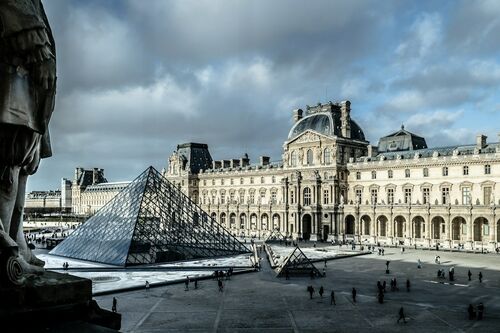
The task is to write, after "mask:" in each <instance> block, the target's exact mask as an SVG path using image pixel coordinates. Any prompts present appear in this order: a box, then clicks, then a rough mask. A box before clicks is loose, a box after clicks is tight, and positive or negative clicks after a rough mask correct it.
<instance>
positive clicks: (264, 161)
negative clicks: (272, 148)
mask: <svg viewBox="0 0 500 333" xmlns="http://www.w3.org/2000/svg"><path fill="white" fill-rule="evenodd" d="M269 160H270V158H269V156H261V157H260V165H261V166H264V165H268V164H269Z"/></svg>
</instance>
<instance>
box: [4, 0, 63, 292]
mask: <svg viewBox="0 0 500 333" xmlns="http://www.w3.org/2000/svg"><path fill="white" fill-rule="evenodd" d="M0 77H1V80H0V220H1V223H0V274H6V275H7V276H4V275H3V276H1V278H2V280H3V281H5V279H7V281H8V282H11V283H14V284H16V283H17V284H22V281H23V279H24V277H25V276H26V275H29V274H30V273H37V272H41V271H43V268H42V267H43V265H44V262H43V261H41V260H39V259H37V258H36V257H35V256H34V255H33V254H32V253H31V250H30V249H29V248H28V246H27V244H26V240H25V237H24V234H23V209H24V198H25V191H26V182H27V179H28V176H29V175H32V174H34V173H35V172H36V170H37V168H38V165H39V163H40V159H42V158H46V157H50V156H51V155H52V151H51V145H50V137H49V131H48V123H49V121H50V118H51V115H52V112H53V110H54V101H55V91H56V53H55V43H54V39H53V37H52V32H51V29H50V26H49V22H48V20H47V17H46V15H45V11H44V8H43V6H42V3H41V1H40V0H0ZM2 266H3V267H2ZM5 268H6V269H5ZM1 283H2V281H0V284H1Z"/></svg>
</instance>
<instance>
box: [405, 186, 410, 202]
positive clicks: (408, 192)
mask: <svg viewBox="0 0 500 333" xmlns="http://www.w3.org/2000/svg"><path fill="white" fill-rule="evenodd" d="M410 203H411V188H405V204H410Z"/></svg>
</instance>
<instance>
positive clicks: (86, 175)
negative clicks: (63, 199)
mask: <svg viewBox="0 0 500 333" xmlns="http://www.w3.org/2000/svg"><path fill="white" fill-rule="evenodd" d="M129 183H130V182H114V183H109V182H108V181H107V179H106V178H104V169H99V168H93V169H84V168H76V169H75V177H74V178H73V182H72V183H71V199H70V200H71V204H72V213H73V214H76V215H86V216H88V215H93V214H94V213H95V212H97V211H98V210H99V209H101V208H102V207H103V206H104V205H105V204H106V203H108V202H109V201H110V200H111V199H113V197H114V196H115V195H116V194H118V192H120V191H121V190H122V189H124V188H125V187H127V185H128V184H129Z"/></svg>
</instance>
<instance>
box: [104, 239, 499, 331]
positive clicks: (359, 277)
mask: <svg viewBox="0 0 500 333" xmlns="http://www.w3.org/2000/svg"><path fill="white" fill-rule="evenodd" d="M436 254H438V255H440V257H441V265H437V264H434V257H435V255H436ZM418 259H421V261H422V263H423V266H422V268H421V269H418V268H417V260H418ZM386 260H390V261H391V262H390V265H389V268H390V274H385V261H386ZM499 263H500V256H497V255H493V254H464V253H452V252H445V251H438V252H436V251H423V250H406V251H405V253H403V254H402V253H401V252H400V251H399V249H387V248H386V250H385V256H379V255H377V254H370V255H366V256H361V257H353V258H346V259H338V260H331V261H328V263H327V268H326V274H327V276H326V277H325V278H320V279H315V280H310V279H308V278H293V277H292V278H291V279H290V280H288V281H287V280H284V279H277V278H275V274H274V272H273V271H272V270H271V269H270V267H269V265H268V264H267V261H266V260H262V264H263V265H262V270H261V271H260V272H256V273H248V274H243V275H236V276H233V277H232V279H231V280H230V281H224V283H225V286H224V291H223V292H219V291H218V287H217V283H216V281H214V280H205V281H202V282H200V284H199V288H198V289H197V290H194V289H193V286H190V290H189V291H185V290H184V285H183V284H178V285H171V286H167V287H158V288H151V289H150V290H148V291H146V290H141V291H133V292H126V293H119V294H115V295H107V296H100V297H97V298H96V300H97V301H98V303H99V305H100V306H101V307H103V308H107V309H110V308H111V302H112V298H113V296H114V297H116V298H117V300H118V312H120V313H122V315H123V322H122V331H123V332H370V333H373V332H500V265H499ZM317 265H318V268H320V270H322V269H323V264H322V263H318V264H317ZM451 265H453V266H454V267H455V277H456V280H455V281H454V284H450V282H449V281H447V280H444V279H438V278H437V274H436V272H437V270H438V268H444V269H445V271H446V272H448V268H449V267H451ZM469 268H470V269H471V271H472V273H473V278H472V281H471V282H469V281H468V279H467V276H466V274H467V270H468V269H469ZM479 271H481V272H482V273H483V276H484V278H483V283H479V281H478V279H477V274H478V272H479ZM392 277H396V278H397V280H398V285H399V291H395V292H391V291H389V290H388V291H387V293H386V298H385V302H384V304H379V303H377V300H376V283H377V281H378V280H380V281H383V280H386V281H387V284H388V289H389V282H390V279H391V278H392ZM407 278H409V279H410V281H411V291H410V292H407V291H406V288H405V287H404V282H405V281H406V279H407ZM310 284H312V285H313V286H314V288H315V289H316V293H315V295H314V297H313V299H312V300H311V299H309V295H308V293H307V292H306V287H307V286H308V285H310ZM320 286H323V287H324V288H325V295H324V297H323V298H320V297H319V295H318V294H317V290H319V287H320ZM352 287H355V288H356V289H357V302H356V303H353V302H352V298H351V289H352ZM332 288H333V289H334V290H335V294H336V303H337V305H330V297H329V295H330V291H331V290H332ZM479 302H483V303H484V305H485V313H484V320H482V321H477V320H474V321H469V320H468V319H467V311H466V309H467V306H468V305H469V303H472V304H473V305H477V304H478V303H479ZM401 306H403V307H404V309H405V312H406V315H407V323H406V324H404V323H402V322H401V323H400V324H397V323H396V321H397V319H398V310H399V308H400V307H401Z"/></svg>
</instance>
